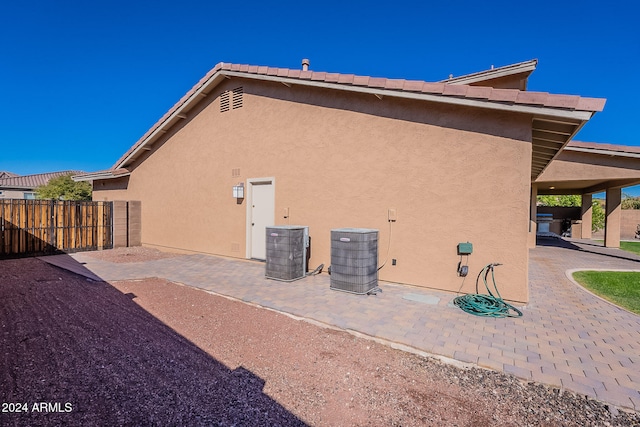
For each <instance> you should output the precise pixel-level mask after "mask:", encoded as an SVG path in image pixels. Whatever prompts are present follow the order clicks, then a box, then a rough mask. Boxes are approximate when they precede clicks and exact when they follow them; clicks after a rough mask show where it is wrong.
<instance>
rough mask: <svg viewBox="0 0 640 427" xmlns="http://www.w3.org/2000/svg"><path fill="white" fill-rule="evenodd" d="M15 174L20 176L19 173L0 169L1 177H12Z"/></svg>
mask: <svg viewBox="0 0 640 427" xmlns="http://www.w3.org/2000/svg"><path fill="white" fill-rule="evenodd" d="M14 176H18V174H15V173H12V172H8V171H0V179H3V178H12V177H14Z"/></svg>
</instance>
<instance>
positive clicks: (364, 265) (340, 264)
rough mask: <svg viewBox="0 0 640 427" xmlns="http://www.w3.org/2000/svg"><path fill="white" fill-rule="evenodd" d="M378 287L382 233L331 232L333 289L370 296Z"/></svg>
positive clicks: (369, 231) (356, 230) (345, 229)
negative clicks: (380, 236)
mask: <svg viewBox="0 0 640 427" xmlns="http://www.w3.org/2000/svg"><path fill="white" fill-rule="evenodd" d="M377 287H378V230H373V229H369V228H336V229H333V230H331V289H334V290H337V291H345V292H352V293H355V294H366V293H369V292H370V291H372V290H374V289H375V288H377Z"/></svg>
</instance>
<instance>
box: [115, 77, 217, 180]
mask: <svg viewBox="0 0 640 427" xmlns="http://www.w3.org/2000/svg"><path fill="white" fill-rule="evenodd" d="M224 78H225V74H224V72H221V71H218V72H216V73H214V74H213V75H212V76H211V77H210V78H209V79H208V80H207V81H206V82H204V83H203V84H202V86H200V87H199V88H198V89H197V90H196V91H195V92H193V94H191V96H189V98H187V99H186V100H185V101H184V102H183V103H182V105H180V107H178V108H177V109H176V110H175V111H174V112H173V113H171V115H170V116H169V117H167V118H166V119H165V120H164V121H163V122H162V123H160V124H159V125H158V127H156V128H155V129H154V131H153V132H151V134H149V136H147V137H146V138H145V140H144V141H143V142H142V143H140V145H138V147H136V148H135V149H134V150H133V151H132V152H131V153H129V155H128V156H127V157H125V158H124V159H123V160H122V161H120V162H119V163H118V164H116V165H115V166H114V167H113V169H119V168H122V167H124V165H125V164H127V162H128V161H129V160H131V158H133V157H135V156H136V155H137V154H138V152H139V151H140V150H142V149H144V147H145V146H146V145H147V144H148V143H149V141H153V140H154V139H155V138H156V137H157V136H160V135H163V134H164V133H165V132H166V131H168V130H169V128H170V127H171V126H172V123H173V122H174V120H175V119H180V118H182V117H180V116H183V117H184V116H185V113H184V110H185V109H186V108H187V107H189V106H190V105H191V103H192V101H193V100H194V99H196V100H200V99H202V98H200V96H201V95H203V92H205V90H207V89H208V88H209V87H210V86H211V85H213V86H216V85H217V84H218V82H219V81H221V80H222V79H224Z"/></svg>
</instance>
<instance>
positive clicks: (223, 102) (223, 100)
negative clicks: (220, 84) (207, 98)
mask: <svg viewBox="0 0 640 427" xmlns="http://www.w3.org/2000/svg"><path fill="white" fill-rule="evenodd" d="M227 111H229V91H226V92H222V93H221V94H220V112H221V113H226V112H227Z"/></svg>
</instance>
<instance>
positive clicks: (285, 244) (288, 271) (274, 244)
mask: <svg viewBox="0 0 640 427" xmlns="http://www.w3.org/2000/svg"><path fill="white" fill-rule="evenodd" d="M266 232H267V236H266V237H267V239H266V241H267V248H266V249H267V251H266V252H267V256H266V258H267V259H266V267H265V277H267V278H268V279H276V280H284V281H292V280H297V279H302V278H303V277H305V276H306V274H307V251H308V248H309V227H306V226H301V225H274V226H271V227H267V228H266Z"/></svg>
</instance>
